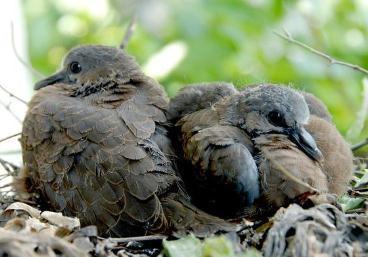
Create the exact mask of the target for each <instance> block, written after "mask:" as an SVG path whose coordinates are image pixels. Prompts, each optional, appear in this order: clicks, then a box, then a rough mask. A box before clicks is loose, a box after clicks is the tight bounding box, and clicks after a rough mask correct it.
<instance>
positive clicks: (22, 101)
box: [0, 84, 28, 105]
mask: <svg viewBox="0 0 368 257" xmlns="http://www.w3.org/2000/svg"><path fill="white" fill-rule="evenodd" d="M0 89H1V90H3V91H4V92H5V93H7V94H8V95H9V96H10V97H13V98H14V99H17V100H18V101H19V102H21V103H24V104H25V105H28V103H27V101H25V100H23V99H22V98H20V97H18V96H16V95H14V94H13V93H12V92H10V91H9V90H7V89H6V88H5V87H3V86H2V85H1V84H0Z"/></svg>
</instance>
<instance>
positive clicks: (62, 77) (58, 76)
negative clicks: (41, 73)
mask: <svg viewBox="0 0 368 257" xmlns="http://www.w3.org/2000/svg"><path fill="white" fill-rule="evenodd" d="M66 80H67V76H66V74H65V72H64V71H59V72H58V73H55V74H54V75H51V76H50V77H48V78H45V79H43V80H41V81H38V82H37V83H36V84H35V86H34V87H33V89H34V90H38V89H40V88H43V87H47V86H50V85H53V84H55V83H58V82H66Z"/></svg>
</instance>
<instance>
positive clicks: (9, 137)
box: [0, 132, 22, 143]
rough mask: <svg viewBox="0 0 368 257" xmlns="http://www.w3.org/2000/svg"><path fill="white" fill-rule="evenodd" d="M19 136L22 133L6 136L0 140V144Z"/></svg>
mask: <svg viewBox="0 0 368 257" xmlns="http://www.w3.org/2000/svg"><path fill="white" fill-rule="evenodd" d="M21 134H22V132H19V133H16V134H13V135H10V136H7V137H4V138H2V139H0V143H1V142H4V141H6V140H8V139H11V138H13V137H17V136H20V135H21Z"/></svg>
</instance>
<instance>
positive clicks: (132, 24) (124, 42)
mask: <svg viewBox="0 0 368 257" xmlns="http://www.w3.org/2000/svg"><path fill="white" fill-rule="evenodd" d="M135 22H136V16H135V15H133V17H132V18H131V20H130V22H129V24H128V27H127V29H126V31H125V35H124V38H123V40H122V42H121V43H120V46H119V48H120V49H125V48H126V46H127V45H128V42H129V40H130V38H131V37H132V35H133V32H134V30H135Z"/></svg>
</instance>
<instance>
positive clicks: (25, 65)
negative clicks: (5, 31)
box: [10, 22, 45, 79]
mask: <svg viewBox="0 0 368 257" xmlns="http://www.w3.org/2000/svg"><path fill="white" fill-rule="evenodd" d="M10 31H11V43H12V47H13V51H14V54H15V57H17V59H18V61H19V62H20V63H21V64H23V66H24V67H26V68H27V69H28V70H30V71H31V72H32V73H33V74H34V75H35V76H36V77H37V78H38V79H43V78H45V76H44V75H43V74H42V73H41V72H39V71H38V70H36V69H35V68H33V67H32V65H31V64H29V63H27V62H26V61H24V60H23V59H22V57H20V55H19V53H18V51H17V48H16V46H15V36H14V24H13V22H11V23H10Z"/></svg>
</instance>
